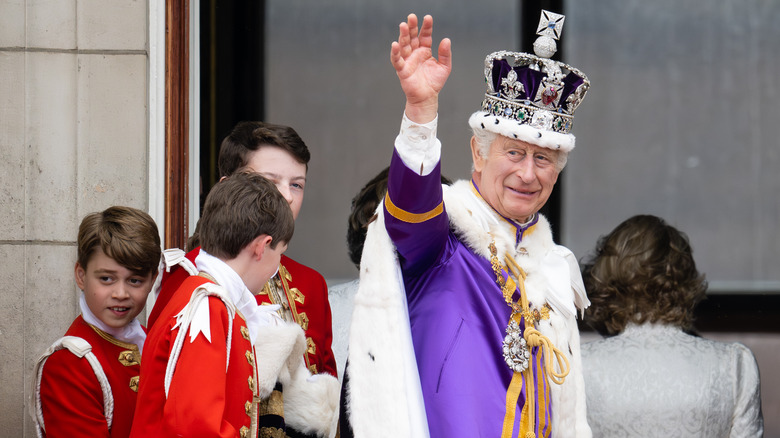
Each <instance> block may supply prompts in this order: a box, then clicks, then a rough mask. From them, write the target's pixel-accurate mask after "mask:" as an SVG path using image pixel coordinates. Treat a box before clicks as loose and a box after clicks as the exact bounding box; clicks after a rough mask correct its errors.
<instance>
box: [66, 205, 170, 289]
mask: <svg viewBox="0 0 780 438" xmlns="http://www.w3.org/2000/svg"><path fill="white" fill-rule="evenodd" d="M77 246H78V262H79V265H81V267H82V268H83V269H85V270H86V269H87V263H88V262H89V259H90V257H92V254H94V252H95V250H97V249H98V248H100V249H101V250H103V253H105V254H106V255H107V256H108V257H111V258H112V259H114V260H115V261H116V262H117V263H119V264H120V265H122V266H124V267H125V268H127V269H128V270H130V271H132V272H134V273H137V274H141V275H144V276H145V275H147V274H149V273H151V274H152V275H156V274H157V267H158V266H159V264H160V254H161V252H162V250H161V248H160V234H159V232H158V231H157V224H155V222H154V219H152V217H151V216H149V215H148V214H147V213H145V212H143V211H141V210H138V209H136V208H132V207H123V206H114V207H109V208H107V209H105V210H103V211H102V212H98V213H90V214H88V215H87V216H85V217H84V219H82V221H81V225H80V226H79V235H78V241H77Z"/></svg>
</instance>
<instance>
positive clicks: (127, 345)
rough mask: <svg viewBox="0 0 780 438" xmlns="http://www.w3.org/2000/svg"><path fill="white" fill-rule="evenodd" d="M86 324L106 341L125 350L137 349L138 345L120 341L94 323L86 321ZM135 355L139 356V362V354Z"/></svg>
mask: <svg viewBox="0 0 780 438" xmlns="http://www.w3.org/2000/svg"><path fill="white" fill-rule="evenodd" d="M87 325H88V326H90V327H91V328H92V330H94V331H95V333H97V334H98V335H100V337H101V338H103V339H105V340H106V341H108V342H110V343H112V344H114V345H118V346H120V347H122V348H124V349H125V350H133V351H138V346H137V345H135V344H131V343H129V342H122V341H120V340H119V339H117V338H115V337H113V336H111V335H109V334H108V333H106V332H104V331H103V330H100V329H99V328H97V327H95V326H94V325H92V324H90V323H87ZM136 357H138V358H139V360H138V361H139V362H140V358H141V355H140V354H137V355H136Z"/></svg>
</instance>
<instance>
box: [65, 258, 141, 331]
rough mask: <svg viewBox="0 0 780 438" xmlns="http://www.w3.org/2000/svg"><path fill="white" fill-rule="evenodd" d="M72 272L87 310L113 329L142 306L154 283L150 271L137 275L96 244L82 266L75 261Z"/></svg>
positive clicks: (127, 321)
mask: <svg viewBox="0 0 780 438" xmlns="http://www.w3.org/2000/svg"><path fill="white" fill-rule="evenodd" d="M75 275H76V284H78V286H79V288H80V289H81V290H83V291H84V298H86V301H87V307H89V310H90V311H91V312H92V313H93V314H94V315H95V316H96V317H97V318H98V319H99V320H101V321H102V322H103V323H104V324H106V325H107V326H109V327H111V328H117V329H118V328H122V327H124V326H125V325H127V324H128V323H129V322H131V321H132V320H133V318H135V317H136V316H138V314H139V313H140V312H141V310H143V308H144V305H146V296H147V295H149V291H151V290H152V285H153V284H154V278H152V273H151V272H150V273H149V274H147V275H140V274H138V273H136V272H133V271H130V270H129V269H127V268H125V267H124V266H122V265H120V264H119V263H117V262H116V260H114V259H112V258H111V257H109V256H107V255H106V254H105V253H104V252H103V251H102V250H101V249H100V248H98V249H97V250H95V253H94V254H92V256H91V257H90V258H89V261H88V262H87V268H86V269H84V267H82V266H81V265H80V264H78V263H76V269H75Z"/></svg>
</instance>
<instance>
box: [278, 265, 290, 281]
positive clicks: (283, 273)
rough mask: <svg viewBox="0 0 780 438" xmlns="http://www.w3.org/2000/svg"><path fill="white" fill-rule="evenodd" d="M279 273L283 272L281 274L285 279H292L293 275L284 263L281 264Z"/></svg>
mask: <svg viewBox="0 0 780 438" xmlns="http://www.w3.org/2000/svg"><path fill="white" fill-rule="evenodd" d="M279 273H280V274H282V275H281V276H282V277H284V279H285V280H287V281H292V275H290V271H288V270H287V268H285V267H284V265H281V264H280V265H279Z"/></svg>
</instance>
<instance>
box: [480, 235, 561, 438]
mask: <svg viewBox="0 0 780 438" xmlns="http://www.w3.org/2000/svg"><path fill="white" fill-rule="evenodd" d="M490 250H491V253H493V254H495V244H494V243H492V242H491V244H490ZM505 260H506V264H507V269H508V270H509V271H511V273H512V275H514V277H515V278H516V279H517V280H516V282H515V281H512V278H511V277H509V278H508V280H509V281H507V282H504V281H503V278H502V276H501V275H500V271H496V277H497V278H496V282H497V283H498V284H499V287H500V288H501V292H502V294H503V296H504V299H505V300H506V302H507V304H509V306H510V307H511V308H512V316H511V318H512V319H516V320H518V321H517V322H519V318H520V317H523V316H524V317H525V318H524V321H525V329H524V330H523V338H524V339H525V341H526V343H527V345H528V348H529V350H530V349H531V348H533V347H541V348H542V354H543V357H544V364H543V367H544V370H545V371H546V374H547V375H548V376H549V378H550V380H551V381H552V382H553V383H555V384H558V385H560V384H562V383H563V381H564V380H565V378H566V376H567V375H569V371H570V369H571V367H570V364H569V360H568V359H567V358H566V356H565V355H564V354H563V353H562V352H561V351H560V350H559V349H558V348H557V347H555V345H553V343H552V342H551V341H550V339H549V338H548V337H547V336H544V335H543V334H541V332H539V330H537V329H536V327H535V326H534V325H535V323H536V321H537V318H536V317H535V316H534V313H532V312H531V311H530V308H529V304H528V295H527V294H526V291H525V278H526V273H525V271H524V270H523V268H521V267H520V265H518V264H517V261H515V259H514V258H512V256H511V255H509V254H507V255H506V257H505ZM491 261H492V264H493V268H494V271H495V270H496V269H495V268H496V265H498V260H497V257H495V255H494V256H493V257H492V260H491ZM515 283H516V286H517V287H518V288H519V289H520V302H519V303H513V302H512V299H511V296H512V293H513V292H514V290H513V289H509V288H510V287H512V286H515ZM518 304H519V305H518ZM543 310H544V309H543ZM548 312H549V311H548ZM553 357H555V361H556V362H557V364H558V369H560V372H558V371H556V369H555V364H554V363H553ZM521 378H522V380H523V381H524V382H525V388H526V394H525V395H526V397H525V403H524V404H523V410H522V412H521V414H520V415H521V419H520V432H519V434H518V437H520V436H522V437H523V438H535V437H536V434H535V432H534V430H535V424H534V418H535V414H536V394H535V391H534V376H533V366H529V367H528V368H527V369H526V370H525V371H523V372H522V373H517V372H515V373H514V374H513V376H512V381H511V382H510V383H509V388H508V389H507V394H506V395H507V397H506V414H505V415H504V427H503V429H502V433H501V437H502V438H511V437H512V429H513V428H514V421H515V406H517V400H518V398H519V397H520V392H521V391H520V390H521V388H522V386H521V383H520V379H521Z"/></svg>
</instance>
